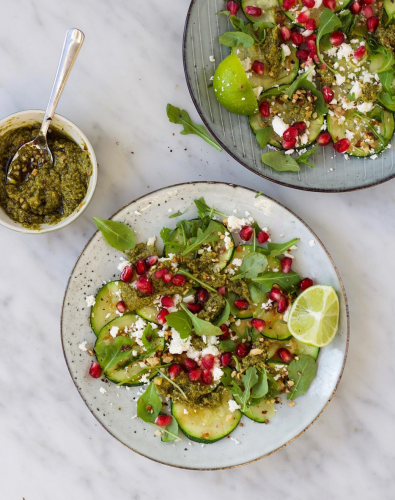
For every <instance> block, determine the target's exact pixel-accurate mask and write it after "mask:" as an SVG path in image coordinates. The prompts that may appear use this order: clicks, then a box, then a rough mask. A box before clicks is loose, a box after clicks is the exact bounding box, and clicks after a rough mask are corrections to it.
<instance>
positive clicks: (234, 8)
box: [226, 0, 240, 16]
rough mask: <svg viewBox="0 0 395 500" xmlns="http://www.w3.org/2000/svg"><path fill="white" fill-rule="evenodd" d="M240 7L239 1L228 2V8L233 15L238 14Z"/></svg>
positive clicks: (231, 0) (230, 0)
mask: <svg viewBox="0 0 395 500" xmlns="http://www.w3.org/2000/svg"><path fill="white" fill-rule="evenodd" d="M239 7H240V6H239V2H236V1H235V0H229V1H228V2H226V10H228V11H229V12H230V15H231V16H235V15H236V14H237V11H238V10H239Z"/></svg>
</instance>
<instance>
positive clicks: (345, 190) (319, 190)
mask: <svg viewBox="0 0 395 500" xmlns="http://www.w3.org/2000/svg"><path fill="white" fill-rule="evenodd" d="M198 1H201V0H191V3H190V5H189V7H188V12H187V17H186V19H185V24H184V31H183V35H182V64H183V68H184V75H185V80H186V83H187V87H188V91H189V95H190V97H191V99H192V102H193V104H194V106H195V108H196V111H197V112H198V114H199V116H200V118H201V120H202V122H203V123H204V125H205V126H206V127H207V129H208V130H209V132H210V134H211V135H212V137H213V138H214V139H215V140H216V141H217V142H218V144H219V145H220V146H221V148H222V149H223V150H224V151H225V152H226V153H227V154H228V155H229V156H231V157H232V158H233V159H234V160H236V161H237V163H239V164H240V165H242V166H243V167H244V168H246V169H247V170H249V171H250V172H252V173H254V174H255V175H258V176H259V177H262V178H263V179H266V180H268V181H270V182H274V183H275V184H279V185H280V186H285V187H288V188H291V189H298V190H299V191H308V192H313V193H350V192H353V191H362V190H364V189H369V188H371V187H374V186H379V185H380V184H384V183H385V182H388V181H390V180H392V179H394V178H395V172H394V173H393V174H392V175H390V176H389V177H387V178H386V179H381V180H378V181H376V182H371V183H370V184H366V186H356V187H352V188H337V189H322V188H307V187H303V186H296V185H293V184H289V183H288V182H283V181H280V180H277V179H272V178H271V177H268V176H267V175H265V174H263V173H260V172H257V171H256V170H254V169H253V168H251V167H250V166H249V165H247V163H245V162H244V161H243V160H241V159H239V158H238V157H237V156H236V155H235V154H234V153H233V152H232V151H230V150H229V149H228V147H227V146H226V145H225V144H224V143H223V142H222V141H221V139H219V137H218V136H217V135H216V134H215V133H214V132H213V130H212V128H211V126H210V124H209V122H208V120H206V118H205V117H204V116H203V113H202V111H201V109H200V106H199V104H198V102H197V99H196V97H195V95H194V93H193V90H192V85H191V83H190V80H189V78H188V71H187V63H186V40H187V31H188V27H189V23H190V18H191V11H192V7H193V5H194V4H195V3H196V2H198ZM239 116H241V115H239ZM373 161H375V160H373ZM114 215H115V214H114Z"/></svg>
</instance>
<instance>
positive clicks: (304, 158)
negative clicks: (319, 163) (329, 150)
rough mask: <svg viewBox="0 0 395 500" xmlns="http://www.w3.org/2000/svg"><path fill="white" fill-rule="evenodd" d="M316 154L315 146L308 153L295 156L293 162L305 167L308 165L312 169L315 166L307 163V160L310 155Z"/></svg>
mask: <svg viewBox="0 0 395 500" xmlns="http://www.w3.org/2000/svg"><path fill="white" fill-rule="evenodd" d="M316 152H317V145H315V146H314V147H313V148H311V149H309V150H308V151H306V152H304V153H302V154H301V155H299V156H297V157H296V158H295V160H296V161H297V162H298V163H304V164H305V165H308V166H309V167H312V168H314V167H315V165H313V164H312V163H309V162H308V161H307V159H308V158H309V157H310V156H311V155H315V154H316Z"/></svg>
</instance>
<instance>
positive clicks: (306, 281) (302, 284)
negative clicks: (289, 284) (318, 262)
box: [299, 278, 313, 290]
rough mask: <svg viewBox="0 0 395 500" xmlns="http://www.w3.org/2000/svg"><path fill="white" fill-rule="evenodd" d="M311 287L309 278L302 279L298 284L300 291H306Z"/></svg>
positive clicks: (311, 282) (311, 281) (311, 283)
mask: <svg viewBox="0 0 395 500" xmlns="http://www.w3.org/2000/svg"><path fill="white" fill-rule="evenodd" d="M311 286H313V280H311V279H310V278H303V279H302V281H301V282H300V283H299V288H300V289H301V290H306V289H307V288H310V287H311Z"/></svg>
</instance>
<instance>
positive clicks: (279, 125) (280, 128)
mask: <svg viewBox="0 0 395 500" xmlns="http://www.w3.org/2000/svg"><path fill="white" fill-rule="evenodd" d="M272 127H273V130H274V131H275V132H276V134H277V135H279V136H280V137H282V136H283V134H284V132H285V131H286V130H287V128H289V125H287V124H286V123H285V122H284V121H283V120H282V119H281V118H280V117H279V116H278V115H277V116H275V117H274V118H273V121H272Z"/></svg>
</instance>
